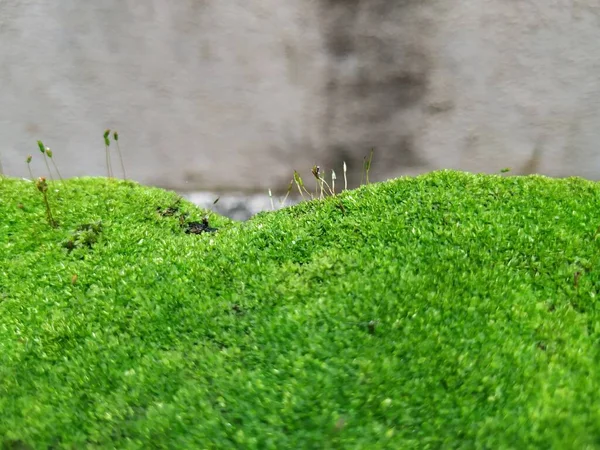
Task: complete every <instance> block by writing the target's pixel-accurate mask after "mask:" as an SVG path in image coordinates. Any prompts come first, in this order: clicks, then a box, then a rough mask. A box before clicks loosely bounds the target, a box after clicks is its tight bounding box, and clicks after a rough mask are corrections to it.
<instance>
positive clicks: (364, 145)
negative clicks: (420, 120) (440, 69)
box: [320, 0, 435, 181]
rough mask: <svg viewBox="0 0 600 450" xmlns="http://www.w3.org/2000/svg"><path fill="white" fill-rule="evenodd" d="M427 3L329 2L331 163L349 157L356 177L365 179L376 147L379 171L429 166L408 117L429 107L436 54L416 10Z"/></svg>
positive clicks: (325, 8) (326, 87) (324, 12)
mask: <svg viewBox="0 0 600 450" xmlns="http://www.w3.org/2000/svg"><path fill="white" fill-rule="evenodd" d="M430 1H435V0H430ZM421 3H422V2H421V1H416V0H404V1H391V0H369V1H367V0H321V14H320V17H321V21H322V24H321V26H322V29H323V36H324V43H325V44H324V45H325V51H326V52H327V53H328V54H329V55H330V56H331V58H330V60H329V61H330V62H329V67H328V69H327V75H326V79H325V80H324V84H323V91H324V95H325V96H326V98H327V101H326V105H327V106H326V110H325V111H324V113H323V114H324V120H323V121H322V127H323V128H322V132H323V133H324V136H325V138H326V140H325V142H326V143H327V155H328V156H330V161H329V163H330V164H332V165H333V166H335V167H337V166H339V165H341V164H342V160H345V161H346V164H347V166H348V171H349V176H350V178H351V179H352V180H353V181H355V180H356V179H358V180H360V176H361V174H360V171H361V170H362V167H363V158H364V156H365V155H368V153H369V151H370V148H372V147H375V148H376V151H375V154H374V158H373V165H372V167H373V171H374V172H377V171H378V168H380V169H383V168H385V169H389V168H390V167H389V166H390V165H394V167H398V168H399V167H408V166H410V167H414V166H418V165H420V164H421V162H420V160H419V157H418V155H417V153H416V149H415V140H416V139H415V138H416V136H414V135H413V133H416V132H417V131H415V130H413V129H412V127H414V125H415V122H414V120H412V121H411V122H409V120H408V118H407V117H409V116H410V110H411V109H416V108H419V107H420V105H422V104H423V102H424V98H425V96H426V95H427V87H428V71H429V70H430V61H429V59H428V58H429V57H428V54H429V53H428V51H427V48H426V42H425V40H424V39H421V38H420V37H419V36H421V33H422V28H423V24H422V23H419V20H418V17H419V16H418V12H417V11H416V10H415V9H414V8H415V6H416V5H419V4H421ZM415 18H417V20H415ZM386 25H387V26H386ZM394 29H399V30H400V32H391V31H390V30H394ZM423 109H425V108H423ZM407 113H408V114H407ZM413 118H414V114H413ZM375 175H376V173H375Z"/></svg>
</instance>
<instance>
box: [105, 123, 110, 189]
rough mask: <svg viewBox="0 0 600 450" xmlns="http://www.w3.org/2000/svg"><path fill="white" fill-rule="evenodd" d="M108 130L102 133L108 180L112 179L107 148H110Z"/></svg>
mask: <svg viewBox="0 0 600 450" xmlns="http://www.w3.org/2000/svg"><path fill="white" fill-rule="evenodd" d="M109 136H110V130H108V129H107V130H105V131H104V149H105V150H106V172H107V174H108V178H112V169H111V167H110V152H109V147H110V139H109Z"/></svg>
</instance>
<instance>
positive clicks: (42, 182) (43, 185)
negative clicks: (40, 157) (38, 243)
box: [35, 177, 58, 228]
mask: <svg viewBox="0 0 600 450" xmlns="http://www.w3.org/2000/svg"><path fill="white" fill-rule="evenodd" d="M35 186H36V187H37V189H38V191H40V192H41V193H42V197H43V198H44V205H45V206H46V217H47V219H48V224H49V225H50V226H51V227H52V228H56V227H58V223H57V222H56V220H55V219H54V217H53V216H52V211H51V210H50V202H48V183H47V182H46V178H45V177H39V178H38V180H37V182H36V183H35Z"/></svg>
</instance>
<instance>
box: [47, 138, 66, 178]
mask: <svg viewBox="0 0 600 450" xmlns="http://www.w3.org/2000/svg"><path fill="white" fill-rule="evenodd" d="M46 155H48V158H50V161H52V165H53V166H54V169H55V170H56V173H57V174H58V178H59V179H60V182H61V183H63V184H64V181H63V177H62V175H61V174H60V171H59V170H58V166H57V165H56V163H55V162H54V158H52V150H50V149H49V148H48V147H46Z"/></svg>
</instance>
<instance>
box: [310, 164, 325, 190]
mask: <svg viewBox="0 0 600 450" xmlns="http://www.w3.org/2000/svg"><path fill="white" fill-rule="evenodd" d="M311 172H312V174H313V176H314V177H315V179H316V180H317V189H316V191H315V195H317V194H318V193H319V188H320V189H321V193H320V194H319V198H323V180H322V179H321V168H320V167H319V166H317V165H314V166H313V168H312V170H311Z"/></svg>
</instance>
